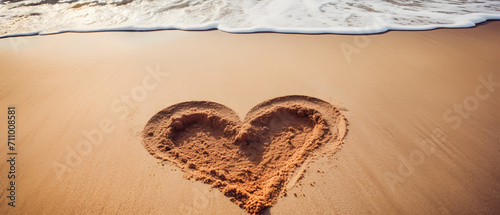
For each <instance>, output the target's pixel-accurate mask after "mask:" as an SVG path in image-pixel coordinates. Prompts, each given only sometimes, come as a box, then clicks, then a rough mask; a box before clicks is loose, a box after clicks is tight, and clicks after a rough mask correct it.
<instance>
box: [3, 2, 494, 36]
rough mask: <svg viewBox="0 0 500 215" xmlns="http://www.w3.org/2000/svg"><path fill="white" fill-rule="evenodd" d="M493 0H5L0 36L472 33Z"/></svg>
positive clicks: (487, 14) (491, 8)
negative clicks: (193, 32) (173, 31)
mask: <svg viewBox="0 0 500 215" xmlns="http://www.w3.org/2000/svg"><path fill="white" fill-rule="evenodd" d="M488 19H500V1H494V0H427V1H421V0H415V1H403V0H359V1H358V0H174V1H172V0H107V1H104V0H61V1H60V0H8V1H3V2H2V3H1V4H0V37H8V36H17V35H35V34H53V33H60V32H89V31H119V30H159V29H181V30H207V29H219V30H221V31H225V32H232V33H249V32H282V33H304V34H311V33H335V34H372V33H380V32H385V31H388V30H429V29H435V28H461V27H473V26H475V25H476V23H479V22H483V21H485V20H488Z"/></svg>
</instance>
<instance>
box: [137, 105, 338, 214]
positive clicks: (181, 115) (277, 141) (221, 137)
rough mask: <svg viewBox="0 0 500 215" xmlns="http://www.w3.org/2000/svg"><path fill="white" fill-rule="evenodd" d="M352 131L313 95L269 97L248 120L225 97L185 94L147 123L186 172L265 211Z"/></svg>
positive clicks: (149, 141)
mask: <svg viewBox="0 0 500 215" xmlns="http://www.w3.org/2000/svg"><path fill="white" fill-rule="evenodd" d="M345 131H346V123H345V118H344V117H343V115H342V114H341V113H340V112H339V111H338V110H337V109H336V108H335V107H334V106H332V105H330V104H329V103H326V102H324V101H322V100H319V99H315V98H311V97H305V96H288V97H279V98H276V99H273V100H269V101H266V102H263V103H261V104H260V105H258V106H256V108H254V109H252V110H251V111H250V112H249V113H248V114H247V117H246V118H245V121H244V122H241V121H240V120H239V118H238V116H237V114H236V113H234V112H233V111H232V110H231V109H229V108H227V107H225V106H223V105H220V104H217V103H213V102H185V103H180V104H177V105H173V106H170V107H169V108H166V109H164V110H162V111H160V112H159V113H158V114H156V115H155V116H154V117H153V118H152V119H151V120H150V121H149V122H148V124H147V125H146V127H145V129H144V141H143V144H144V146H145V147H146V149H147V150H148V151H149V152H150V153H151V154H152V155H154V156H155V157H157V158H159V159H162V160H166V161H170V162H172V163H175V164H176V165H177V166H179V167H180V168H182V169H183V171H185V172H186V177H188V178H194V179H196V180H200V181H203V182H204V183H207V184H211V185H212V187H215V188H218V189H219V190H220V191H221V192H222V193H223V194H224V195H225V196H227V197H229V198H230V199H231V201H233V202H235V203H236V204H237V205H238V206H240V207H241V208H244V209H245V210H246V211H247V212H248V213H250V214H260V213H262V211H263V210H264V209H265V208H267V207H271V206H272V205H273V204H275V203H276V201H277V199H278V198H279V197H280V196H282V195H284V194H285V192H286V189H285V187H286V184H287V182H288V180H289V177H290V175H291V174H292V173H293V171H294V170H296V169H297V168H298V167H299V166H301V165H303V164H304V161H305V160H306V159H307V158H308V157H311V156H313V153H314V151H316V149H318V148H320V147H322V146H324V145H326V144H327V143H334V144H336V145H329V146H328V147H333V148H337V147H338V145H339V144H340V143H341V140H342V138H343V137H344V135H345ZM322 148H324V147H322Z"/></svg>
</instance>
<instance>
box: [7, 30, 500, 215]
mask: <svg viewBox="0 0 500 215" xmlns="http://www.w3.org/2000/svg"><path fill="white" fill-rule="evenodd" d="M498 47H500V22H498V21H497V22H490V23H488V24H483V25H481V26H478V27H476V28H469V29H438V30H432V31H419V32H416V31H413V32H409V31H392V32H388V33H384V34H378V35H370V36H350V35H296V34H295V35H293V34H275V33H260V34H228V33H223V32H218V31H202V32H183V31H155V32H105V33H102V32H101V33H65V34H57V35H49V36H34V37H16V38H5V39H0V73H1V74H2V79H1V80H0V83H1V84H0V100H1V104H2V107H1V108H2V109H3V110H4V111H1V113H0V115H1V116H0V117H1V118H3V119H6V117H7V107H8V106H9V105H14V106H16V109H17V113H16V117H17V133H16V134H17V139H16V141H17V143H16V144H17V145H16V150H17V152H18V157H17V159H18V162H17V163H16V170H17V173H16V184H17V187H16V207H15V208H11V207H9V206H8V205H7V203H8V199H7V198H5V196H7V195H8V192H7V190H6V188H7V183H6V182H8V181H7V180H6V175H7V172H8V171H9V166H8V165H7V164H6V163H4V164H2V165H1V167H0V174H1V175H2V177H5V179H2V185H3V186H4V187H2V191H0V194H1V195H2V196H4V197H3V198H2V199H1V200H0V203H1V204H0V211H2V213H3V212H5V213H6V214H26V213H29V214H32V213H36V214H39V213H42V214H43V213H53V214H67V213H72V214H89V213H99V214H102V213H104V214H109V213H111V214H116V213H120V214H247V213H246V212H245V210H244V209H242V208H240V207H239V206H238V205H237V204H234V203H233V202H231V201H230V198H228V197H226V196H224V194H223V193H221V192H220V191H219V190H218V189H216V188H211V186H210V185H209V184H205V183H203V182H201V181H194V180H188V179H186V178H185V177H184V175H185V172H184V171H182V170H181V168H179V167H177V166H176V165H175V164H173V163H169V162H160V161H159V160H158V159H157V158H155V157H154V156H151V155H150V153H149V152H148V150H146V148H145V147H144V146H143V144H142V141H143V138H142V137H143V129H144V127H145V126H146V124H147V122H148V121H149V120H150V119H151V117H153V116H154V115H155V114H157V113H158V112H159V111H161V110H163V109H165V108H167V107H169V106H171V105H174V104H178V103H181V102H188V101H210V102H216V103H219V104H222V105H224V106H226V107H229V108H231V109H232V110H233V111H234V112H235V113H236V114H237V115H238V117H239V118H240V119H241V120H243V119H244V118H245V116H246V114H247V113H248V112H249V111H250V110H251V109H252V107H254V106H255V105H257V104H259V103H261V102H263V101H265V100H268V99H273V98H276V97H281V96H287V95H306V96H312V97H315V98H318V99H321V100H323V101H326V102H328V103H330V104H332V105H334V106H335V107H337V108H339V110H340V111H341V113H342V114H343V115H344V116H345V118H346V119H347V120H348V121H349V125H348V127H347V128H348V130H349V132H348V134H347V135H346V137H345V139H344V140H343V144H342V147H341V149H340V150H337V151H336V153H319V154H318V155H315V159H314V160H313V161H312V162H311V163H309V164H308V165H307V168H305V174H304V175H303V178H301V179H300V180H298V181H297V182H296V183H293V184H288V186H287V188H288V189H287V192H286V193H287V195H286V196H282V197H280V198H278V199H277V202H276V204H275V205H274V206H273V207H271V208H270V209H268V210H265V211H264V214H306V213H307V214H366V213H374V214H401V213H404V214H470V213H479V214H496V213H499V212H500V207H499V206H498V205H500V195H499V194H500V182H499V178H500V167H499V166H498V163H499V161H500V144H499V141H500V132H498V131H499V129H500V112H499V111H498V110H499V109H500V74H499V72H498V68H499V67H500V49H499V48H498ZM0 130H1V131H3V132H1V134H0V137H1V138H2V139H7V122H6V121H5V123H0ZM0 153H2V154H3V155H4V156H5V154H6V153H7V147H6V146H4V147H0ZM5 157H6V156H5ZM162 164H163V165H162ZM291 181H295V180H291ZM4 188H5V189H4Z"/></svg>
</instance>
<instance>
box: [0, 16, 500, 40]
mask: <svg viewBox="0 0 500 215" xmlns="http://www.w3.org/2000/svg"><path fill="white" fill-rule="evenodd" d="M498 21H500V18H494V19H486V20H484V21H482V22H477V23H474V26H468V27H435V28H430V29H422V30H401V29H387V30H385V31H381V32H374V33H360V34H354V33H352V34H350V33H301V32H279V31H255V32H229V31H223V30H219V29H218V28H216V27H215V28H208V29H201V30H198V29H193V30H189V29H181V28H163V29H161V28H160V29H151V30H121V29H117V30H91V31H62V32H57V33H48V34H40V32H38V33H20V34H12V35H6V36H0V39H5V38H16V37H32V36H50V35H58V34H65V33H99V32H102V33H112V32H123V33H127V32H137V33H139V32H155V31H183V32H204V31H220V32H223V33H228V34H267V33H272V34H291V35H294V34H297V35H345V36H355V35H359V36H369V35H380V34H385V33H388V32H392V31H396V32H398V31H402V32H405V31H410V32H412V31H417V32H419V31H433V30H440V29H469V28H476V27H478V26H481V25H486V24H488V23H490V22H498Z"/></svg>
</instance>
